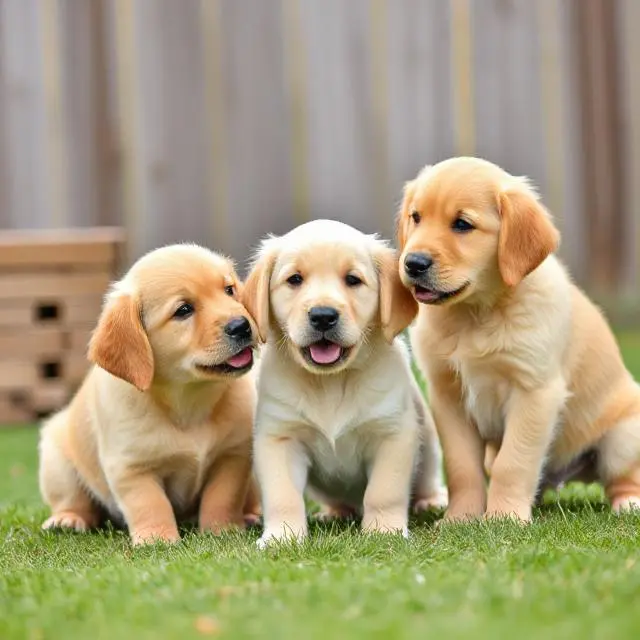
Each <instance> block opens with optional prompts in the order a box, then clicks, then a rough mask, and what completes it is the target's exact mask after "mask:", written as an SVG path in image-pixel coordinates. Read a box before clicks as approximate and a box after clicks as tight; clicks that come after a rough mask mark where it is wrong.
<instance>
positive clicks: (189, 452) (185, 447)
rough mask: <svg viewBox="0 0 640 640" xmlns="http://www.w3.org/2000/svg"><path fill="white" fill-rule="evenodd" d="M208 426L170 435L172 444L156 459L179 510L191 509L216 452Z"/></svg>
mask: <svg viewBox="0 0 640 640" xmlns="http://www.w3.org/2000/svg"><path fill="white" fill-rule="evenodd" d="M217 444H218V443H217V438H216V435H215V433H214V432H213V431H212V429H211V427H210V426H203V427H199V428H194V429H189V430H186V431H185V432H181V433H179V434H178V435H177V436H176V435H175V434H174V437H172V438H171V445H170V446H171V448H170V449H167V453H166V455H164V456H161V457H160V459H159V460H158V462H157V464H158V472H159V475H160V477H161V478H162V480H163V482H164V486H165V491H166V493H167V497H168V498H169V501H170V502H171V504H172V505H173V507H174V509H175V510H176V512H177V513H178V514H180V513H184V512H186V511H191V510H192V509H193V508H194V504H195V503H196V501H197V500H198V498H199V495H200V492H201V491H202V488H203V485H204V483H205V481H206V479H207V476H208V474H209V471H210V469H211V467H212V465H213V464H214V462H215V460H216V458H217V456H218V454H219V451H218V449H219V447H217V446H216V445H217Z"/></svg>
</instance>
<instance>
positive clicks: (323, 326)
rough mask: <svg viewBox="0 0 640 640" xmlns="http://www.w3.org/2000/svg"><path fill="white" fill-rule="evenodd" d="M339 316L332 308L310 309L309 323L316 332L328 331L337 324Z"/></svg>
mask: <svg viewBox="0 0 640 640" xmlns="http://www.w3.org/2000/svg"><path fill="white" fill-rule="evenodd" d="M338 318H340V314H339V313H338V311H337V310H336V309H334V308H333V307H312V308H311V309H309V322H310V323H311V326H312V327H313V328H314V329H317V330H318V331H328V330H329V329H331V328H332V327H335V326H336V324H338Z"/></svg>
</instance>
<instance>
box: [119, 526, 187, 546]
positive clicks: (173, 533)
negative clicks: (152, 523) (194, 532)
mask: <svg viewBox="0 0 640 640" xmlns="http://www.w3.org/2000/svg"><path fill="white" fill-rule="evenodd" d="M131 541H132V542H133V545H134V546H136V547H139V546H142V545H145V544H155V543H156V542H164V543H168V544H172V543H174V542H180V534H179V533H178V530H177V529H170V528H159V529H137V530H136V531H132V532H131Z"/></svg>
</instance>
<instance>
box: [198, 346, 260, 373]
mask: <svg viewBox="0 0 640 640" xmlns="http://www.w3.org/2000/svg"><path fill="white" fill-rule="evenodd" d="M252 366H253V349H252V348H251V347H245V348H244V349H242V351H238V353H236V354H235V355H233V356H231V357H230V358H229V359H228V360H225V361H224V362H222V363H221V364H196V369H198V370H199V371H202V372H204V373H243V372H244V371H248V370H249V369H251V367H252Z"/></svg>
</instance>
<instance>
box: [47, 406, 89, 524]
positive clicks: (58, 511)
mask: <svg viewBox="0 0 640 640" xmlns="http://www.w3.org/2000/svg"><path fill="white" fill-rule="evenodd" d="M53 419H54V420H57V419H63V418H62V417H61V416H55V417H54V418H53ZM39 480H40V492H41V494H42V497H43V499H44V501H45V502H46V503H47V504H48V505H49V506H50V507H51V516H50V517H49V518H48V519H47V520H45V521H44V523H43V524H42V528H43V529H54V528H61V529H74V530H75V531H86V530H88V529H92V528H94V527H96V526H97V525H98V523H99V520H100V510H99V508H98V506H97V505H96V503H95V502H94V501H93V500H92V499H91V496H90V495H89V493H88V492H87V490H86V489H85V488H84V486H83V485H82V483H81V482H80V479H79V477H78V473H77V471H76V469H75V468H74V467H73V465H72V463H71V461H70V460H69V459H68V458H67V457H66V456H65V455H64V452H63V451H62V449H61V447H60V446H59V444H58V443H57V442H56V440H55V437H53V434H52V433H51V432H50V431H49V429H48V426H46V427H44V428H43V434H42V439H41V441H40V473H39Z"/></svg>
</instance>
